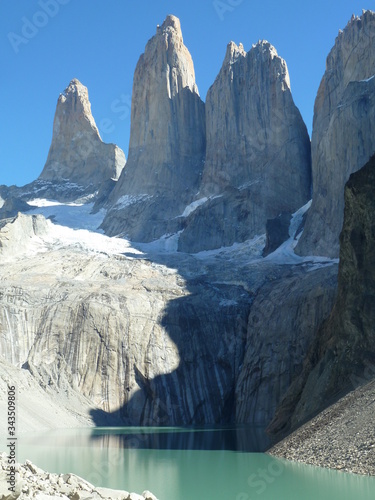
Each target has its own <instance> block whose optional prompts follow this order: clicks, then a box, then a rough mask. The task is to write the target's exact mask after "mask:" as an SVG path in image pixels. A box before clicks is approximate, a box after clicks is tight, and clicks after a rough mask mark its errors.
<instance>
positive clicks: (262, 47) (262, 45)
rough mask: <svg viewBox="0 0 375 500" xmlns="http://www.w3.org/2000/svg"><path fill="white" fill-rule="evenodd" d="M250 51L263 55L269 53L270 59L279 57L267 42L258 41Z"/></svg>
mask: <svg viewBox="0 0 375 500" xmlns="http://www.w3.org/2000/svg"><path fill="white" fill-rule="evenodd" d="M251 49H252V50H254V51H256V52H259V53H263V54H266V53H269V54H270V55H271V58H272V59H273V58H274V57H279V55H278V53H277V50H276V48H275V47H274V46H273V45H272V44H271V43H270V42H268V41H267V40H258V42H257V43H254V44H253V45H252V47H251ZM280 59H281V58H280Z"/></svg>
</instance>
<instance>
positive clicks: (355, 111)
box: [297, 11, 375, 257]
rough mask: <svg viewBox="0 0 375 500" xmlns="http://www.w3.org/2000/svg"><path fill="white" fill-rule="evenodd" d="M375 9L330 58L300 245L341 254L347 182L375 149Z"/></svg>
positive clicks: (305, 250) (343, 35) (318, 105)
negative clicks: (310, 199) (310, 195)
mask: <svg viewBox="0 0 375 500" xmlns="http://www.w3.org/2000/svg"><path fill="white" fill-rule="evenodd" d="M374 76H375V13H374V12H371V11H366V12H364V13H363V15H362V16H361V17H360V18H358V17H354V16H353V18H352V19H351V21H350V22H349V23H348V25H347V26H346V28H345V29H344V31H342V32H340V34H339V35H338V37H337V38H336V42H335V45H334V47H333V48H332V50H331V52H330V54H329V55H328V58H327V69H326V72H325V74H324V76H323V79H322V81H321V84H320V87H319V91H318V95H317V97H316V101H315V108H314V123H313V134H312V173H313V202H312V206H311V209H310V212H309V214H308V217H307V221H306V226H305V230H304V233H303V235H302V237H301V240H300V243H299V245H298V247H297V252H298V253H299V254H301V255H310V254H314V255H327V256H330V257H338V255H339V234H340V231H341V229H342V224H343V215H344V187H345V183H346V182H347V180H348V179H349V176H350V174H351V173H352V172H355V171H357V170H358V169H360V168H361V167H362V166H363V165H364V164H365V163H366V162H367V161H368V159H369V158H370V156H371V155H372V154H373V152H374V151H375V78H373V77H374Z"/></svg>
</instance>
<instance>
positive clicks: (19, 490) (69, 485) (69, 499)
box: [0, 453, 157, 500]
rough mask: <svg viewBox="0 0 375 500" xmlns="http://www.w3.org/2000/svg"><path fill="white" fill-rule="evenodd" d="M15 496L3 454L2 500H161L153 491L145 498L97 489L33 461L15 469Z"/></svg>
mask: <svg viewBox="0 0 375 500" xmlns="http://www.w3.org/2000/svg"><path fill="white" fill-rule="evenodd" d="M15 471H16V475H15V477H16V480H15V486H14V490H15V491H14V493H13V492H11V491H10V490H9V489H8V488H9V484H8V482H7V473H8V472H9V468H8V456H7V454H6V453H2V454H0V498H2V500H16V499H19V500H26V499H30V498H34V499H35V500H48V499H50V500H57V499H60V500H61V499H63V500H84V499H89V498H90V499H93V500H157V498H156V497H155V496H154V495H153V494H152V493H151V492H149V491H144V492H143V493H142V495H138V494H137V493H129V492H127V491H120V490H112V489H109V488H100V487H95V486H94V485H92V484H91V483H89V482H88V481H86V480H85V479H82V478H81V477H79V476H76V475H75V474H52V473H49V472H45V471H44V470H42V469H40V468H39V467H37V466H36V465H34V464H33V463H32V462H30V460H26V462H25V463H24V464H20V463H17V464H16V465H15Z"/></svg>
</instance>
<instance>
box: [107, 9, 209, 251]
mask: <svg viewBox="0 0 375 500" xmlns="http://www.w3.org/2000/svg"><path fill="white" fill-rule="evenodd" d="M204 152H205V112H204V103H203V102H202V100H201V99H200V96H199V93H198V88H197V85H196V83H195V73H194V65H193V60H192V58H191V55H190V53H189V51H188V49H187V48H186V47H185V45H184V43H183V37H182V33H181V27H180V21H179V20H178V19H177V17H175V16H168V17H167V18H166V20H165V21H164V23H163V24H162V26H158V27H157V29H156V34H155V35H154V36H153V37H152V38H151V40H149V42H148V43H147V45H146V48H145V52H144V54H142V55H141V57H140V59H139V61H138V64H137V67H136V70H135V74H134V83H133V96H132V110H131V131H130V145H129V158H128V162H127V166H126V171H124V172H123V175H122V176H121V177H120V180H119V182H118V184H117V186H116V188H115V190H114V192H113V195H112V197H111V202H112V210H111V211H110V212H109V214H108V216H107V218H106V220H105V221H104V226H103V227H104V229H105V230H106V232H107V233H108V234H118V233H121V232H123V233H124V234H126V235H127V236H128V237H129V238H130V239H132V240H135V241H149V240H151V239H153V238H157V237H159V236H162V235H163V234H164V233H165V232H166V231H165V229H166V224H167V222H166V221H168V220H170V219H173V218H174V217H176V216H178V215H180V214H181V213H182V212H183V210H184V208H185V207H186V205H188V204H189V203H190V202H191V201H192V200H193V197H194V195H195V194H196V192H197V191H198V188H199V182H200V176H201V173H202V167H203V159H204Z"/></svg>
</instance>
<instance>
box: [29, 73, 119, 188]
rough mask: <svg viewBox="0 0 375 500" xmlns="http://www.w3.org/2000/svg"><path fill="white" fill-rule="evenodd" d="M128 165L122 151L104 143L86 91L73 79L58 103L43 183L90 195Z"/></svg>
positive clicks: (41, 178) (40, 178) (42, 176)
mask: <svg viewBox="0 0 375 500" xmlns="http://www.w3.org/2000/svg"><path fill="white" fill-rule="evenodd" d="M124 165H125V155H124V153H123V151H122V150H121V149H120V148H118V147H117V146H116V145H114V144H105V143H104V142H103V141H102V140H101V138H100V135H99V131H98V128H97V126H96V124H95V120H94V118H93V116H92V114H91V104H90V101H89V97H88V91H87V88H86V87H85V86H84V85H82V84H81V82H79V81H78V80H77V79H73V80H72V81H71V82H70V84H69V85H68V87H67V88H66V89H65V91H64V92H63V93H62V94H60V97H59V99H58V101H57V107H56V113H55V119H54V123H53V136H52V143H51V146H50V150H49V153H48V157H47V161H46V164H45V166H44V168H43V171H42V173H41V174H40V177H39V180H40V181H47V182H53V183H61V182H63V183H67V182H68V183H70V184H73V187H74V184H77V185H78V186H81V187H84V188H85V190H87V191H88V192H90V193H93V192H95V191H96V190H97V189H99V186H100V185H101V183H103V182H106V181H108V180H109V179H115V180H117V179H118V178H119V176H120V174H121V172H122V169H123V167H124Z"/></svg>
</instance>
